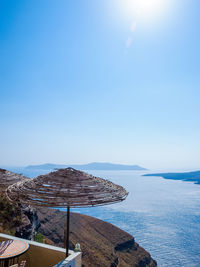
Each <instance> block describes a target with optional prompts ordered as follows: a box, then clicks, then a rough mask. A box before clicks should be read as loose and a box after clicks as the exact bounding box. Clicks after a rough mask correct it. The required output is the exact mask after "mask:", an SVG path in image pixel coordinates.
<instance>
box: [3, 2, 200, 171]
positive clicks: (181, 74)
mask: <svg viewBox="0 0 200 267" xmlns="http://www.w3.org/2000/svg"><path fill="white" fill-rule="evenodd" d="M131 1H132V2H134V1H138V0H121V1H120V0H95V1H93V0H84V1H82V0H79V1H78V0H75V1H66V0H59V1H55V0H29V1H27V0H24V1H23V0H12V1H7V0H5V1H4V0H0V125H1V128H0V151H1V153H0V165H27V164H40V163H46V162H52V163H87V162H92V161H100V162H105V161H109V162H114V163H124V164H139V165H141V166H143V167H147V168H156V167H158V168H168V167H169V168H191V169H193V168H199V169H200V162H199V159H200V75H199V74H200V16H199V10H200V1H199V0H157V1H156V0H148V1H150V6H148V7H145V3H143V4H142V5H141V6H137V5H136V4H135V5H132V4H131ZM141 1H143V2H144V1H145V0H141ZM146 1H147V0H146ZM159 4H160V5H161V6H160V7H159V6H158V5H159Z"/></svg>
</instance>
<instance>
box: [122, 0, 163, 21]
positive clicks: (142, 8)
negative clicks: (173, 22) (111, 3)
mask: <svg viewBox="0 0 200 267" xmlns="http://www.w3.org/2000/svg"><path fill="white" fill-rule="evenodd" d="M165 4H166V0H123V1H121V4H120V8H121V10H124V12H125V15H126V16H129V15H135V16H140V17H143V18H155V17H157V16H159V15H161V13H163V10H164V7H165Z"/></svg>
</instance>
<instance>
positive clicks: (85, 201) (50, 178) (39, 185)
mask: <svg viewBox="0 0 200 267" xmlns="http://www.w3.org/2000/svg"><path fill="white" fill-rule="evenodd" d="M127 195H128V193H127V192H126V190H125V189H124V188H123V187H121V186H119V185H116V184H114V183H112V182H110V181H108V180H105V179H102V178H98V177H95V176H92V175H89V174H87V173H85V172H82V171H78V170H75V169H73V168H67V169H59V170H57V171H54V172H51V173H49V174H46V175H40V176H38V177H37V178H35V179H28V180H25V181H20V182H17V183H15V184H13V185H10V186H9V187H8V189H7V196H8V198H9V199H10V200H11V201H14V202H21V203H26V204H29V205H33V206H43V207H67V206H70V207H88V206H98V205H105V204H109V203H116V202H120V201H123V200H125V198H126V197H127Z"/></svg>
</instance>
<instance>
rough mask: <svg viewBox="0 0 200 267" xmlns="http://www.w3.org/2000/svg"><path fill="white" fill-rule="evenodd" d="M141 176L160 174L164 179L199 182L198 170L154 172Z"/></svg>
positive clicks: (199, 172) (199, 173)
mask: <svg viewBox="0 0 200 267" xmlns="http://www.w3.org/2000/svg"><path fill="white" fill-rule="evenodd" d="M143 176H160V177H163V178H165V179H171V180H182V181H187V182H194V183H195V184H200V171H194V172H182V173H181V172H179V173H154V174H144V175H143Z"/></svg>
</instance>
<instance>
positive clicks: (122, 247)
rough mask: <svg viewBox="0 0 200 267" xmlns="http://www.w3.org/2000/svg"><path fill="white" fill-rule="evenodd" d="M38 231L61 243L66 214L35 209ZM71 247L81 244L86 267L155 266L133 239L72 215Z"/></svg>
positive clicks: (90, 220)
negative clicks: (38, 224)
mask: <svg viewBox="0 0 200 267" xmlns="http://www.w3.org/2000/svg"><path fill="white" fill-rule="evenodd" d="M37 214H38V218H39V220H40V223H41V228H40V232H41V233H42V234H43V235H44V236H47V237H48V238H49V239H51V240H52V241H53V242H54V243H55V244H56V245H59V246H63V244H64V238H63V236H64V234H63V232H64V223H65V221H66V214H65V213H64V212H61V211H58V210H53V209H38V210H37ZM70 219H71V222H70V246H71V248H72V249H73V248H74V246H75V244H76V243H80V245H81V249H82V252H83V265H84V266H85V267H115V266H117V267H128V266H131V267H154V266H157V265H156V262H155V261H154V260H153V259H152V258H151V256H150V254H149V253H148V252H147V251H145V250H144V249H143V248H141V247H140V246H139V245H138V244H137V243H136V242H135V241H134V238H133V237H132V236H131V235H130V234H128V233H126V232H124V231H122V230H121V229H119V228H117V227H116V226H114V225H112V224H110V223H107V222H104V221H102V220H99V219H96V218H93V217H90V216H86V215H81V214H78V213H71V217H70Z"/></svg>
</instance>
